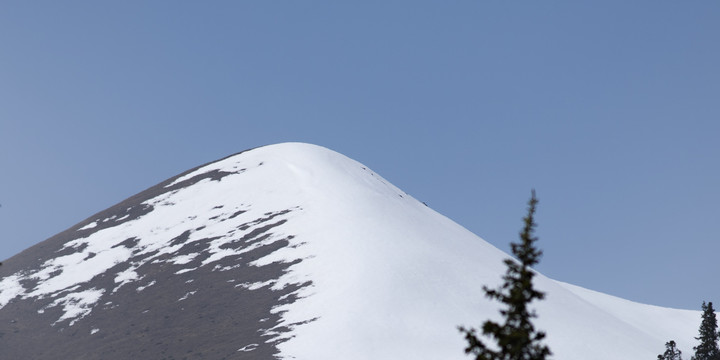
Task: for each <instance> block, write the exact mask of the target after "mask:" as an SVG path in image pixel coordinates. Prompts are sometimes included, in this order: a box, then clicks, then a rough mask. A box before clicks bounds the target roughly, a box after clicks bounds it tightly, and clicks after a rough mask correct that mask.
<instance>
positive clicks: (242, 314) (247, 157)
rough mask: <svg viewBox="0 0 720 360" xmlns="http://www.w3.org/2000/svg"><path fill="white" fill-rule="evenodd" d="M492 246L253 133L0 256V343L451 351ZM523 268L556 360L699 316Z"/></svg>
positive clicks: (680, 331)
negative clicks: (231, 148) (541, 294)
mask: <svg viewBox="0 0 720 360" xmlns="http://www.w3.org/2000/svg"><path fill="white" fill-rule="evenodd" d="M518 211H519V216H520V215H521V212H522V211H523V209H518ZM518 219H519V217H518ZM518 226H520V221H519V220H518ZM540 246H542V243H541V244H540ZM507 257H508V256H507V255H506V254H504V253H503V252H501V251H500V250H498V249H497V248H495V247H493V246H491V245H490V244H488V243H487V242H485V241H483V240H482V239H480V238H478V237H477V236H475V235H474V234H472V233H470V232H468V231H467V230H465V229H464V228H462V227H461V226H459V225H457V224H455V223H454V222H452V221H451V220H449V219H447V218H446V217H444V216H442V215H440V214H438V213H436V212H435V211H433V210H432V209H430V208H428V207H427V206H425V205H424V204H422V203H420V202H418V201H417V200H415V199H413V198H412V197H410V196H408V195H407V194H405V193H404V192H402V191H401V190H400V189H398V188H396V187H395V186H393V185H392V184H390V183H388V182H387V181H386V180H384V179H383V178H382V177H380V176H379V175H377V174H375V173H373V172H372V171H371V170H369V169H368V168H366V167H365V166H363V165H362V164H360V163H358V162H355V161H353V160H351V159H348V158H347V157H345V156H342V155H340V154H338V153H335V152H332V151H330V150H327V149H325V148H322V147H318V146H314V145H308V144H299V143H287V144H279V145H273V146H267V147H262V148H257V149H253V150H250V151H247V152H244V153H241V154H238V155H235V156H231V157H229V158H226V159H223V160H220V161H217V162H214V163H211V164H208V165H205V166H202V167H199V168H197V169H194V170H192V171H189V172H188V173H186V174H183V175H181V176H178V177H176V178H173V179H170V180H168V181H166V182H164V183H162V184H159V185H157V186H155V187H153V188H151V189H148V190H147V191H145V192H143V193H141V194H138V195H137V196H135V197H133V198H130V199H128V200H126V201H124V202H123V203H120V204H118V205H116V206H114V207H112V208H110V209H108V210H106V211H104V212H101V213H99V214H96V215H95V216H93V217H91V218H89V219H87V220H86V221H84V222H82V223H80V224H78V225H76V226H75V227H73V228H71V229H69V230H67V231H65V232H63V233H61V234H58V235H57V236H56V237H53V238H51V239H48V240H47V241H45V242H43V243H41V244H39V245H37V246H35V247H33V248H30V249H28V250H26V251H25V252H23V253H21V254H19V255H17V256H15V257H13V258H11V259H9V260H7V261H6V262H5V265H4V266H3V267H2V268H0V275H2V280H0V307H2V308H1V309H0V323H4V324H11V325H10V326H9V327H7V328H6V329H2V330H0V331H2V333H1V334H0V346H1V347H2V348H3V349H8V348H13V351H15V352H14V353H13V354H14V355H16V356H19V357H16V358H34V359H45V358H47V359H50V358H57V357H58V356H59V355H60V358H77V359H80V358H88V359H90V358H103V359H124V358H128V357H129V356H140V357H143V358H158V359H160V358H167V359H173V358H174V359H181V358H183V357H187V358H188V359H194V358H208V359H223V358H225V359H241V358H248V359H270V358H273V357H275V356H277V357H280V358H284V359H308V360H311V359H312V360H322V359H344V360H352V359H398V358H400V359H404V358H408V359H410V358H413V359H439V358H442V359H465V358H466V357H465V355H464V354H463V351H462V349H463V347H464V342H463V339H462V336H461V334H460V333H459V332H458V331H457V329H456V327H457V326H458V325H466V326H477V325H479V324H480V323H481V322H482V321H483V320H484V319H486V318H488V317H497V305H496V304H494V303H490V302H488V301H486V300H485V299H484V297H483V293H482V290H481V287H482V285H484V284H486V285H491V286H493V285H495V284H497V283H498V282H499V280H500V276H501V275H502V274H503V272H504V270H505V268H504V265H503V263H502V260H503V259H504V258H507ZM537 281H538V283H537V284H538V287H539V288H540V289H542V290H545V291H546V292H547V293H548V297H547V300H546V301H543V302H541V303H538V304H537V308H538V312H539V314H540V318H539V319H538V324H539V327H540V328H542V329H544V330H546V331H547V333H548V343H549V344H550V346H551V349H552V350H553V352H554V353H555V356H554V358H556V359H607V358H620V359H639V358H654V357H655V356H656V355H657V354H658V353H660V352H661V351H662V350H663V345H664V343H665V341H667V340H670V339H675V340H676V341H677V342H678V344H679V346H680V348H681V349H682V350H684V351H686V352H689V351H690V349H691V347H692V346H693V345H694V340H693V338H692V337H693V336H694V335H695V332H696V331H697V326H698V324H699V321H700V320H699V319H700V315H699V313H698V312H694V311H683V310H673V309H665V308H658V307H654V306H648V305H641V304H636V303H632V302H628V301H625V300H622V299H617V298H614V297H611V296H608V295H604V294H600V293H596V292H592V291H589V290H586V289H582V288H578V287H575V286H572V285H569V284H565V283H560V282H556V281H554V280H551V279H548V278H546V277H543V276H542V275H540V276H538V277H537ZM128 349H130V350H128ZM58 354H59V355H58Z"/></svg>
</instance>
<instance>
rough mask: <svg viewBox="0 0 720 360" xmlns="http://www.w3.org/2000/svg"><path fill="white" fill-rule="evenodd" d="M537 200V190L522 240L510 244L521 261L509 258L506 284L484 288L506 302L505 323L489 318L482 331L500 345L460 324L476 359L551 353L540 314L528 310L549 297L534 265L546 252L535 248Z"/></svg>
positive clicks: (514, 359)
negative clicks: (539, 326)
mask: <svg viewBox="0 0 720 360" xmlns="http://www.w3.org/2000/svg"><path fill="white" fill-rule="evenodd" d="M537 203H538V200H537V198H536V197H535V191H534V190H533V192H532V197H531V198H530V201H529V202H528V214H527V216H526V217H525V218H523V220H524V222H525V226H524V228H523V230H522V232H521V233H520V240H521V242H520V243H511V244H510V245H511V247H512V252H513V254H514V255H515V256H516V257H517V261H516V260H513V259H506V260H505V265H507V271H506V273H505V275H504V276H503V280H504V282H503V284H502V286H501V287H500V288H497V289H489V288H488V287H487V286H484V287H483V290H485V295H486V296H487V297H488V298H490V299H492V300H498V301H500V302H501V303H502V304H503V305H504V308H503V309H502V310H501V311H500V313H501V314H502V316H503V317H504V319H505V321H504V323H503V324H499V323H496V322H493V321H490V320H488V321H486V322H485V323H484V324H483V327H482V334H483V335H485V336H487V337H490V338H492V339H494V340H495V342H496V343H497V347H493V348H490V347H488V346H487V345H485V343H483V342H482V340H480V339H479V338H478V334H477V330H476V329H472V328H471V329H466V328H464V327H460V331H461V332H462V333H463V334H465V339H466V340H467V342H468V346H467V347H466V348H465V353H467V354H473V355H474V356H475V359H476V360H544V359H545V358H546V357H548V356H549V355H550V354H551V353H550V349H549V348H548V347H547V346H546V345H543V344H542V342H541V340H542V339H544V338H545V333H544V332H542V331H537V330H535V327H534V326H533V324H532V322H531V321H530V320H531V319H532V318H535V317H537V314H536V313H535V312H534V311H532V310H529V309H528V305H529V304H530V303H531V302H532V301H533V300H542V299H543V298H544V297H545V294H544V293H542V292H540V291H537V290H535V288H534V287H533V284H532V279H533V277H534V276H535V273H534V272H533V270H532V269H531V266H533V265H535V264H537V263H538V262H539V260H540V256H541V255H542V251H540V250H538V249H537V248H535V245H534V243H535V242H536V241H537V240H538V239H537V237H534V236H533V233H534V230H535V226H536V225H535V220H534V215H535V206H536V205H537Z"/></svg>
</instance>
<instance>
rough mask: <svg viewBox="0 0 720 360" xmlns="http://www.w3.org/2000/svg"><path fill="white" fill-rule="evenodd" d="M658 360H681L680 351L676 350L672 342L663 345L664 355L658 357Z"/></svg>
mask: <svg viewBox="0 0 720 360" xmlns="http://www.w3.org/2000/svg"><path fill="white" fill-rule="evenodd" d="M657 358H658V360H682V351H680V349H678V348H677V345H676V344H675V341H674V340H670V341H668V342H666V343H665V353H663V354H662V355H658V357H657Z"/></svg>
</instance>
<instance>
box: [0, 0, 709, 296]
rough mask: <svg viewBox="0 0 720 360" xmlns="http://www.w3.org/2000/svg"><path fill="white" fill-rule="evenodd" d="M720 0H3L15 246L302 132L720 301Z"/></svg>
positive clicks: (614, 285)
mask: <svg viewBox="0 0 720 360" xmlns="http://www.w3.org/2000/svg"><path fill="white" fill-rule="evenodd" d="M719 34H720V2H717V1H696V2H679V1H633V2H627V1H602V2H591V1H559V0H558V1H542V2H541V1H513V2H502V1H485V0H474V1H362V2H352V3H351V2H337V1H303V2H301V1H213V2H189V1H152V2H141V1H125V2H90V1H88V2H77V1H75V2H73V1H68V2H62V3H61V2H52V1H33V2H20V1H18V2H4V3H2V4H0V45H1V46H0V204H2V207H0V258H8V257H10V256H12V255H13V254H15V253H18V252H20V251H21V250H23V249H25V248H27V247H29V246H31V245H33V244H35V243H38V242H40V241H42V240H44V239H45V238H47V237H50V236H52V235H54V234H55V233H58V232H60V231H62V230H64V229H66V228H68V227H70V226H71V225H73V224H75V223H77V222H79V221H81V220H83V219H84V218H86V217H88V216H90V215H92V214H93V213H95V212H97V211H100V210H103V209H104V208H106V207H108V206H111V205H113V204H115V203H117V202H119V201H121V200H123V199H125V198H126V197H128V196H131V195H133V194H135V193H137V192H139V191H141V190H143V189H145V188H147V187H150V186H152V185H154V184H155V183H157V182H160V181H162V180H164V179H166V178H168V177H171V176H173V175H175V174H177V173H180V172H182V171H184V170H187V169H189V168H191V167H194V166H196V165H199V164H202V163H205V162H208V161H212V160H215V159H218V158H221V157H224V156H226V155H229V154H232V153H235V152H238V151H241V150H244V149H247V148H251V147H255V146H260V145H265V144H272V143H278V142H285V141H302V142H309V143H315V144H318V145H323V146H326V147H328V148H331V149H333V150H336V151H338V152H341V153H343V154H345V155H347V156H349V157H351V158H354V159H356V160H358V161H360V162H362V163H364V164H366V165H367V166H369V167H370V168H372V169H373V170H375V171H377V172H378V173H380V174H381V175H383V176H384V177H385V178H387V179H388V180H390V181H391V182H393V183H394V184H395V185H397V186H399V187H400V188H402V189H403V190H405V191H406V192H408V193H409V194H411V195H413V196H414V197H416V198H418V199H419V200H421V201H424V202H426V203H427V204H428V205H430V206H431V207H432V208H434V209H435V210H437V211H439V212H441V213H443V214H444V215H446V216H448V217H450V218H452V219H453V220H455V221H457V222H458V223H460V224H461V225H463V226H465V227H467V228H468V229H470V230H471V231H473V232H474V233H476V234H478V235H480V236H481V237H483V238H484V239H486V240H487V241H489V242H491V243H493V244H495V245H496V246H498V247H500V248H502V249H504V250H507V249H508V245H507V244H508V243H509V242H510V241H515V240H516V238H517V232H518V231H519V229H520V227H521V217H522V216H523V215H524V213H525V206H526V201H527V199H528V197H529V195H530V189H531V188H535V189H536V190H537V192H538V197H539V198H540V205H539V209H538V211H539V213H538V222H539V227H538V235H539V236H540V243H539V245H540V247H542V249H543V250H544V251H545V256H544V258H543V259H542V262H541V264H540V266H539V270H540V271H542V272H543V273H545V274H546V275H549V276H550V277H553V278H555V279H558V280H563V281H567V282H571V283H574V284H577V285H581V286H584V287H588V288H591V289H594V290H598V291H602V292H606V293H609V294H613V295H617V296H621V297H624V298H628V299H631V300H635V301H640V302H645V303H652V304H657V305H663V306H672V307H680V308H690V309H698V308H699V306H700V303H701V302H702V301H703V300H709V301H713V300H714V301H720V286H717V274H718V269H719V267H718V263H717V258H718V257H717V254H718V252H719V250H720V238H719V236H720V235H718V232H717V229H716V228H717V223H718V219H720V206H718V204H719V203H720V191H719V190H718V184H720V167H719V166H718V158H720V142H719V141H718V135H720V71H719V70H718V69H719V68H718V64H720V45H719V44H720V41H719V39H718V36H719Z"/></svg>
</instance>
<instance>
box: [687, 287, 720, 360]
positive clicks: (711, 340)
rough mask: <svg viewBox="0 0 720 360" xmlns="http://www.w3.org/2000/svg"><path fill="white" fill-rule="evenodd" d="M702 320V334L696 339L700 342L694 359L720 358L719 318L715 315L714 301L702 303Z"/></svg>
mask: <svg viewBox="0 0 720 360" xmlns="http://www.w3.org/2000/svg"><path fill="white" fill-rule="evenodd" d="M702 311H703V314H702V322H701V323H700V336H698V337H696V338H695V340H699V341H700V344H699V345H698V346H695V347H694V348H693V350H695V356H693V357H692V360H720V349H718V330H717V327H718V325H717V318H716V317H715V309H713V306H712V302H709V303H707V304H705V302H704V301H703V304H702Z"/></svg>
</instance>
